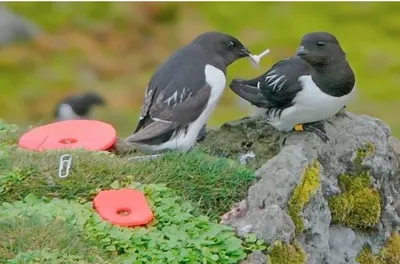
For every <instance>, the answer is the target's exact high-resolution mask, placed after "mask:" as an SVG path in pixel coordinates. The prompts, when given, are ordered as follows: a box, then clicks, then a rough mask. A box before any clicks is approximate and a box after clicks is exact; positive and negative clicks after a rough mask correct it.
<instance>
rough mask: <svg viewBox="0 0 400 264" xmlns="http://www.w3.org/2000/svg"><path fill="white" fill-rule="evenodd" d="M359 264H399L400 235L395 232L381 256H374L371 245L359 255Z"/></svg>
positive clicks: (381, 251) (357, 259) (380, 253)
mask: <svg viewBox="0 0 400 264" xmlns="http://www.w3.org/2000/svg"><path fill="white" fill-rule="evenodd" d="M356 261H357V262H358V263H359V264H398V263H400V234H399V233H396V232H394V233H393V234H392V236H391V237H390V238H389V240H388V242H387V243H386V245H385V247H383V248H382V249H381V250H380V252H379V254H377V255H374V253H373V252H372V250H371V247H370V246H369V245H366V246H365V247H364V248H363V250H362V251H361V252H360V253H359V254H358V256H357V258H356Z"/></svg>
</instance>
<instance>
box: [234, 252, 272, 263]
mask: <svg viewBox="0 0 400 264" xmlns="http://www.w3.org/2000/svg"><path fill="white" fill-rule="evenodd" d="M240 264H269V261H268V259H267V257H266V256H265V255H264V254H263V253H262V252H261V251H254V252H253V253H251V254H250V255H249V256H248V257H247V258H246V260H244V261H242V262H241V263H240Z"/></svg>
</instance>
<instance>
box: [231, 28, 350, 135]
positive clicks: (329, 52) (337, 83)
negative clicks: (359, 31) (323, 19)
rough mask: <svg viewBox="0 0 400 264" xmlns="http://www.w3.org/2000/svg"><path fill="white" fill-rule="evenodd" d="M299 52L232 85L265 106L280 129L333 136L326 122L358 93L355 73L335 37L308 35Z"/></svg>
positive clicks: (326, 34) (270, 117)
mask: <svg viewBox="0 0 400 264" xmlns="http://www.w3.org/2000/svg"><path fill="white" fill-rule="evenodd" d="M296 55H297V56H295V57H291V58H288V59H285V60H282V61H279V62H278V63H276V64H274V65H273V66H272V67H271V68H270V69H269V70H268V71H267V72H265V73H264V74H262V75H261V76H259V77H257V78H254V79H251V80H241V79H234V80H233V81H232V83H231V84H230V89H231V90H232V91H233V92H234V93H236V94H237V95H239V96H240V97H242V98H243V99H245V100H247V101H248V102H250V103H252V104H253V105H255V106H257V107H261V108H263V109H265V115H266V117H267V120H268V122H269V123H270V124H271V125H272V126H273V127H275V128H276V129H277V130H280V131H286V132H288V131H293V130H294V131H310V132H314V133H316V134H317V135H318V136H319V137H320V138H321V139H322V140H323V141H324V142H327V141H328V140H329V138H328V136H327V135H326V132H325V129H324V126H323V123H322V122H321V121H323V120H326V119H328V118H329V117H331V116H334V115H335V114H337V113H338V112H339V111H340V110H341V109H342V108H343V107H345V106H346V104H347V103H348V102H349V101H350V100H351V99H352V97H353V95H354V94H355V76H354V73H353V70H352V69H351V67H350V65H349V63H348V62H347V60H346V54H345V52H344V51H343V50H342V48H341V46H340V44H339V42H338V40H337V39H336V37H335V36H333V35H332V34H330V33H328V32H312V33H309V34H306V35H304V36H303V38H302V40H301V45H300V47H299V48H298V50H297V54H296Z"/></svg>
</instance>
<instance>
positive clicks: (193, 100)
mask: <svg viewBox="0 0 400 264" xmlns="http://www.w3.org/2000/svg"><path fill="white" fill-rule="evenodd" d="M210 93H211V87H210V86H209V85H208V84H206V85H204V86H203V87H202V88H201V89H199V90H198V91H197V92H193V91H191V90H190V89H186V88H185V89H181V90H176V91H175V92H174V93H173V94H172V95H168V96H165V93H160V94H159V96H158V97H157V98H156V100H155V101H154V102H153V104H152V105H151V106H150V109H149V114H150V117H151V119H152V121H153V122H152V123H151V124H149V125H147V126H146V127H144V128H143V129H140V130H139V131H137V132H136V133H134V134H133V135H132V136H130V137H129V138H127V139H126V140H127V141H131V142H137V141H142V140H148V139H151V138H153V137H157V136H160V135H162V134H164V133H166V132H168V131H171V130H173V129H175V128H177V127H180V126H185V125H187V124H189V123H191V122H193V121H195V120H196V119H197V118H198V117H199V116H200V115H201V113H202V112H203V110H204V109H205V107H206V105H207V102H208V99H209V98H210Z"/></svg>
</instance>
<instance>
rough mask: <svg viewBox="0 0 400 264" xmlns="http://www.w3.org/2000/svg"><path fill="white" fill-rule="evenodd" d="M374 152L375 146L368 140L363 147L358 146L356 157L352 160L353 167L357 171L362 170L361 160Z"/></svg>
mask: <svg viewBox="0 0 400 264" xmlns="http://www.w3.org/2000/svg"><path fill="white" fill-rule="evenodd" d="M374 154H375V146H374V144H372V143H371V142H368V143H367V144H365V145H364V146H363V147H361V148H359V149H358V150H357V152H356V157H355V159H354V161H353V163H354V166H355V169H356V170H357V171H362V170H363V166H362V162H363V160H364V159H365V158H366V157H367V156H368V155H374Z"/></svg>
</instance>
